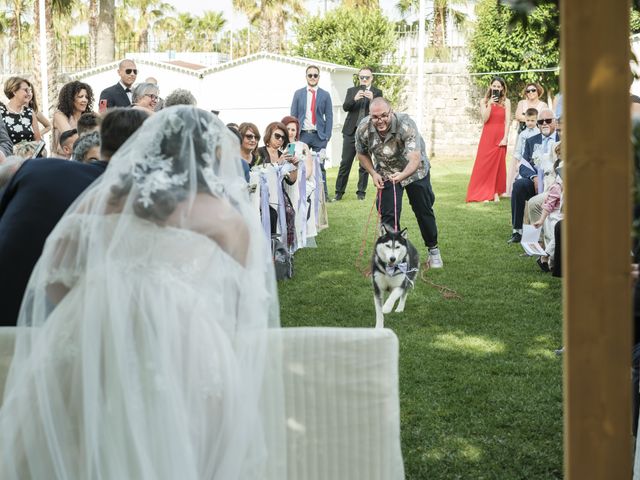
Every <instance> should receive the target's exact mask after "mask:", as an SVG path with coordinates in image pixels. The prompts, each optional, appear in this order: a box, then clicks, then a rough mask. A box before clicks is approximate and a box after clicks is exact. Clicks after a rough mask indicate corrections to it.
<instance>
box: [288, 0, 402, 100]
mask: <svg viewBox="0 0 640 480" xmlns="http://www.w3.org/2000/svg"><path fill="white" fill-rule="evenodd" d="M296 33H297V38H298V43H297V45H296V46H295V47H294V48H293V52H292V53H293V54H294V55H300V56H303V57H308V58H315V59H318V60H323V61H327V62H334V63H338V64H341V65H347V66H352V67H355V68H360V67H364V66H368V67H370V68H372V69H373V71H374V73H397V72H399V71H400V70H401V69H400V68H399V67H397V66H385V65H384V60H385V58H386V57H387V55H392V54H393V52H394V51H395V49H396V34H395V29H394V25H393V23H392V22H390V21H389V20H388V19H387V18H386V17H385V16H384V15H383V13H382V12H381V11H380V9H374V10H366V9H357V10H356V9H352V8H348V7H340V8H338V9H336V10H333V11H331V12H329V13H327V14H326V15H325V16H324V17H319V16H315V17H310V18H308V19H306V20H304V21H302V22H300V23H299V24H298V26H297V27H296ZM376 83H377V85H378V87H380V89H382V91H383V92H384V94H385V97H387V98H388V99H389V100H391V101H392V102H396V101H398V100H399V97H400V92H401V90H402V77H400V76H392V77H391V76H387V77H384V76H379V77H377V79H376Z"/></svg>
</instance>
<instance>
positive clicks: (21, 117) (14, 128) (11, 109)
mask: <svg viewBox="0 0 640 480" xmlns="http://www.w3.org/2000/svg"><path fill="white" fill-rule="evenodd" d="M4 94H5V95H6V96H7V98H8V99H9V102H8V103H7V105H3V104H0V116H1V117H2V121H3V122H4V124H5V125H6V127H7V131H8V132H9V137H10V138H11V141H12V142H13V144H14V145H16V144H18V143H20V142H24V141H26V142H32V141H34V140H37V141H39V140H40V139H41V136H40V129H39V128H38V124H37V122H38V120H37V119H36V116H35V114H34V112H33V109H31V108H30V107H29V101H30V100H31V98H32V97H31V94H32V90H31V86H30V85H29V82H28V81H27V80H25V79H24V78H21V77H10V78H9V79H8V80H7V81H6V82H5V83H4Z"/></svg>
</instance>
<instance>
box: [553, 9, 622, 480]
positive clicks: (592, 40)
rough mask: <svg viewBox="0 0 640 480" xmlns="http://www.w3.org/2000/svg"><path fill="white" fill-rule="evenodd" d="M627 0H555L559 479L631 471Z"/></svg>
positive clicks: (607, 476) (594, 477)
mask: <svg viewBox="0 0 640 480" xmlns="http://www.w3.org/2000/svg"><path fill="white" fill-rule="evenodd" d="M629 8H630V3H629V1H624V0H620V1H614V2H604V1H601V0H562V2H561V25H562V30H561V32H562V33H561V52H562V55H561V57H562V79H561V80H562V93H563V98H564V100H563V101H564V115H563V155H564V158H565V159H566V163H565V169H564V170H565V178H566V183H565V196H564V209H565V218H566V221H565V224H564V232H563V233H564V235H563V249H564V250H563V252H566V255H563V256H564V265H563V271H564V272H565V278H564V285H563V288H564V292H563V293H564V319H565V322H564V341H565V345H566V351H565V355H564V367H565V368H564V447H565V448H564V465H565V478H566V479H570V480H572V479H575V480H578V479H580V480H584V479H586V478H588V479H590V480H599V479H602V480H605V479H606V480H610V479H628V478H631V464H632V462H631V460H632V458H631V385H630V364H631V363H630V362H631V282H630V263H631V257H630V251H631V233H630V221H631V220H630V219H631V197H630V186H631V151H630V142H629V138H630V117H629V85H630V73H629V55H630V53H629V52H630V46H629Z"/></svg>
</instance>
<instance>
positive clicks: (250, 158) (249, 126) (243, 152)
mask: <svg viewBox="0 0 640 480" xmlns="http://www.w3.org/2000/svg"><path fill="white" fill-rule="evenodd" d="M238 132H240V136H241V137H242V142H241V143H240V156H241V157H242V159H243V160H244V161H245V162H247V163H248V164H249V166H250V167H252V166H253V164H254V163H255V162H256V149H257V148H258V142H259V141H260V133H258V127H256V126H255V125H254V124H253V123H250V122H243V123H241V124H240V126H239V127H238Z"/></svg>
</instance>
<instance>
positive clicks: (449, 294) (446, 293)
mask: <svg viewBox="0 0 640 480" xmlns="http://www.w3.org/2000/svg"><path fill="white" fill-rule="evenodd" d="M429 270H430V268H429V259H427V261H426V262H424V267H423V269H422V271H421V272H420V280H422V281H423V282H424V283H425V284H427V285H429V286H430V287H433V288H435V289H436V290H438V292H440V295H442V298H444V299H445V300H454V299H455V300H462V296H460V295H459V294H458V292H456V291H455V290H453V289H451V288H449V287H445V286H444V285H438V284H437V283H435V282H433V281H431V280H427V278H426V273H427V272H428V271H429Z"/></svg>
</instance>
